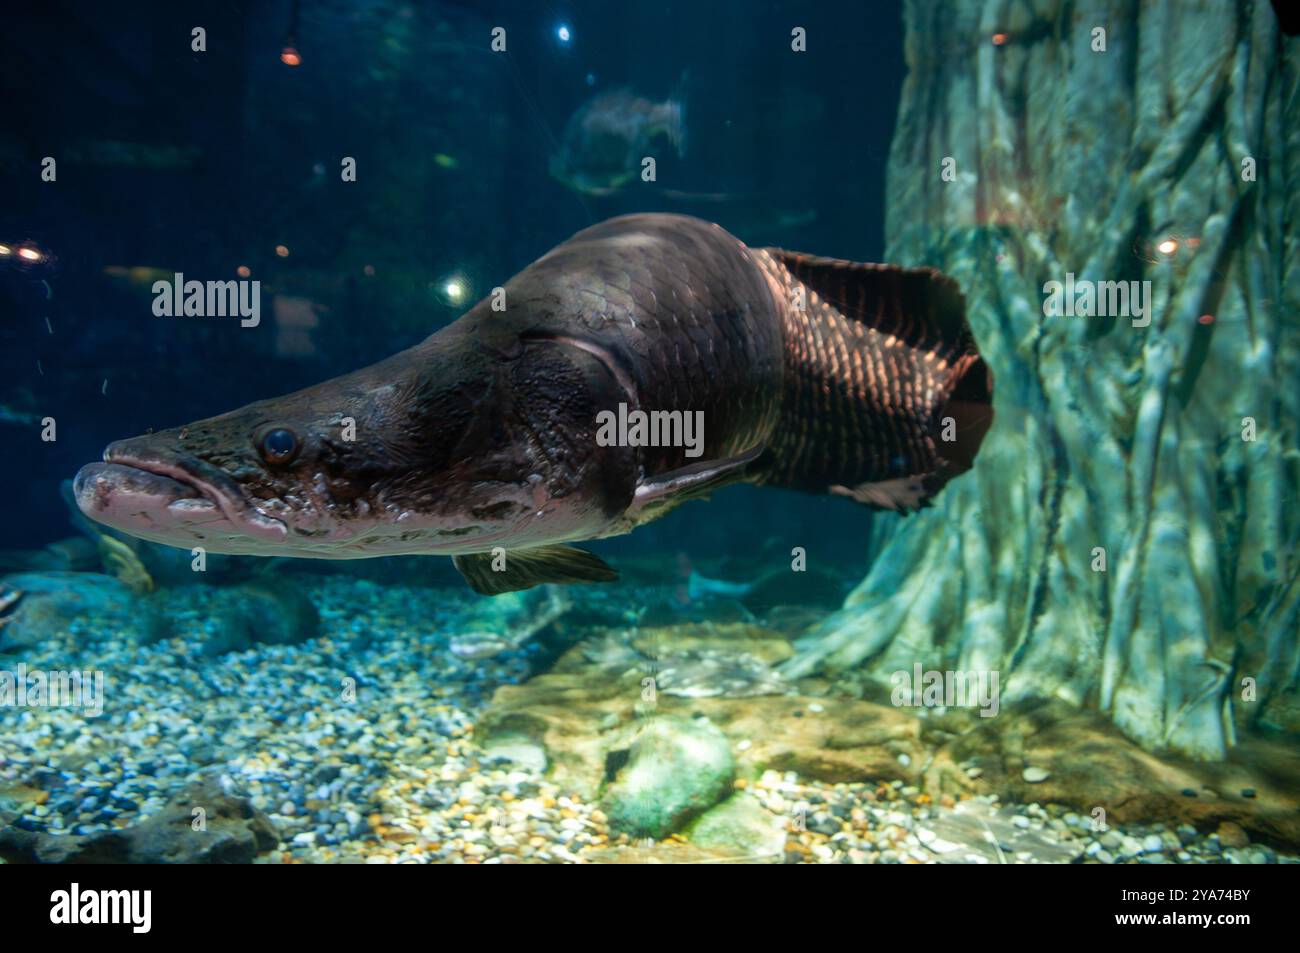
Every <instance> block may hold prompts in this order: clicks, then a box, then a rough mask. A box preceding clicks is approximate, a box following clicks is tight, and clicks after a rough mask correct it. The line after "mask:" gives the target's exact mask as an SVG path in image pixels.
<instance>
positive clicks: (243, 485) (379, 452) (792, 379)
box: [75, 214, 992, 593]
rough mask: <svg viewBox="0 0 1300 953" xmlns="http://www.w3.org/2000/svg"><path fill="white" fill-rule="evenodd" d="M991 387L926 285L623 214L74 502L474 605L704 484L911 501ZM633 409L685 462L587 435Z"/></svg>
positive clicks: (117, 467)
mask: <svg viewBox="0 0 1300 953" xmlns="http://www.w3.org/2000/svg"><path fill="white" fill-rule="evenodd" d="M991 390H992V378H991V375H990V373H989V372H988V370H987V368H986V367H985V365H984V362H983V360H982V359H981V358H980V356H979V354H978V352H977V351H976V348H975V343H974V341H973V340H972V338H971V334H970V330H969V328H968V327H967V324H966V320H965V317H964V314H963V300H962V296H961V294H960V292H959V291H958V289H957V286H956V284H955V282H953V281H952V280H951V279H949V278H947V277H945V276H944V275H942V274H940V273H938V272H936V271H933V270H931V269H925V268H921V269H903V268H897V267H894V266H892V265H868V264H855V263H852V262H846V261H837V260H834V259H828V258H815V257H810V256H806V255H799V254H795V253H792V252H787V251H781V250H779V249H773V248H749V247H747V246H745V245H744V244H743V243H742V242H740V241H739V240H737V239H736V238H734V237H733V236H731V235H730V234H728V233H727V232H725V231H724V230H723V229H721V228H720V227H718V226H717V225H712V224H709V223H707V222H704V221H701V220H699V219H694V218H688V217H685V216H679V215H657V214H656V215H631V216H626V217H622V218H615V219H611V220H609V221H606V222H603V223H601V224H598V225H595V226H592V227H591V228H588V229H586V230H584V231H582V232H579V233H578V234H577V235H575V236H574V237H573V238H571V239H569V240H568V241H567V242H564V243H563V244H562V245H559V246H558V247H556V248H555V249H553V250H552V251H550V252H549V253H547V254H546V255H544V256H542V257H541V258H539V259H538V260H537V261H535V262H534V263H533V264H531V265H529V266H528V267H527V268H525V269H524V270H523V271H522V272H520V273H519V274H518V275H516V276H515V277H514V278H513V279H511V280H510V282H509V283H508V284H507V285H505V309H504V310H502V311H494V310H493V309H492V301H491V299H484V300H483V301H480V302H479V303H478V304H477V305H475V306H474V307H473V308H471V309H470V310H469V311H468V312H467V313H466V314H465V315H463V316H462V317H461V318H460V319H459V320H457V321H456V322H455V323H453V324H452V325H450V326H449V327H446V328H444V329H442V330H441V331H438V332H437V333H436V334H434V335H433V336H431V337H430V338H428V339H427V340H425V341H424V342H422V343H420V344H417V345H416V346H415V347H412V348H410V349H408V350H405V351H402V352H400V353H399V354H396V355H394V356H392V357H390V358H388V359H387V360H384V361H381V362H380V363H378V364H375V365H373V366H371V367H368V368H364V369H363V370H359V371H356V372H354V373H351V374H347V375H345V376H343V377H338V378H335V379H333V380H330V381H326V382H325V383H323V384H318V385H316V386H315V387H310V388H308V389H306V390H302V391H298V392H297V393H293V394H289V395H287V396H284V397H279V398H276V399H273V400H264V401H259V402H257V403H254V404H250V405H248V406H247V407H243V408H241V409H239V410H235V411H232V412H230V413H227V414H223V415H221V416H219V417H213V418H210V419H207V420H201V421H198V422H196V423H192V424H189V425H188V426H185V427H180V428H176V429H172V430H164V431H160V432H158V433H152V434H148V435H146V436H142V437H135V438H133V439H130V440H121V441H118V442H116V443H113V444H110V445H109V446H108V448H107V449H106V450H105V452H104V462H103V463H93V464H90V465H88V466H86V467H83V468H82V470H81V472H80V473H78V474H77V478H76V482H75V492H76V498H77V501H78V504H79V505H80V507H81V509H82V511H83V512H85V513H86V514H87V515H88V516H90V517H92V518H94V519H96V520H99V521H100V522H102V523H106V524H107V525H109V526H113V527H116V528H118V529H121V530H125V531H126V532H129V533H132V534H134V535H137V536H140V537H143V538H145V539H151V540H155V541H157V542H162V543H167V544H170V545H173V546H182V547H187V548H189V547H194V546H202V547H205V548H206V549H207V550H209V551H211V552H222V553H245V554H259V555H275V556H312V557H320V558H334V559H346V558H356V557H362V556H386V555H393V554H412V553H433V554H444V555H450V556H454V557H455V562H456V565H457V568H459V569H460V571H461V572H462V574H463V575H464V576H465V577H466V579H467V580H468V581H469V583H470V584H471V585H472V586H473V587H474V588H475V589H476V590H477V591H479V592H483V593H497V592H504V591H508V590H512V589H524V588H528V587H531V586H534V585H538V584H541V583H545V582H591V581H600V580H608V579H612V578H614V577H615V573H614V571H613V570H612V569H610V568H609V567H608V566H607V565H606V564H605V563H604V562H602V561H601V560H600V559H598V558H597V557H595V556H593V555H591V554H589V553H585V552H583V551H581V550H578V549H574V548H572V547H570V546H568V545H566V544H567V543H570V542H574V541H579V540H584V539H595V538H600V537H605V536H612V535H616V534H620V533H626V532H629V531H631V530H632V529H634V528H635V527H636V526H638V525H640V524H642V523H645V522H647V521H649V520H652V519H655V518H656V517H658V516H661V515H662V514H664V513H665V512H667V511H668V510H670V509H671V508H673V507H674V506H676V505H678V504H679V503H681V502H683V501H685V500H689V499H692V498H696V497H700V496H703V495H706V494H707V493H709V492H710V491H712V490H715V489H717V488H718V487H721V486H724V485H726V484H729V483H735V482H741V481H746V482H750V483H758V484H767V485H772V486H781V487H792V488H795V489H800V490H806V491H810V492H815V493H826V492H833V493H843V494H847V495H849V496H852V497H853V498H855V499H858V500H861V501H862V502H864V503H868V504H871V505H874V506H878V507H885V508H889V509H894V510H909V509H912V508H915V507H919V506H923V505H925V504H926V503H927V502H928V501H929V499H930V498H931V497H932V496H933V495H934V494H935V493H936V492H938V491H939V489H940V488H941V487H942V486H943V485H944V483H945V482H946V481H947V480H949V479H950V478H951V477H953V476H955V475H956V474H959V473H961V472H962V471H964V470H966V469H968V468H969V467H970V466H971V464H972V461H973V459H974V457H975V453H976V451H977V449H978V447H979V445H980V442H981V440H982V439H983V436H984V433H985V431H986V430H987V429H988V427H989V424H990V423H991V421H992V407H991ZM637 412H640V413H642V414H644V415H646V416H647V417H649V418H650V419H658V420H659V421H660V423H661V424H663V428H662V429H661V430H659V431H657V432H658V433H659V434H660V435H663V434H665V433H673V432H674V431H672V430H671V429H669V428H668V427H667V422H668V421H670V420H672V419H674V416H673V415H678V417H677V418H676V419H678V420H680V418H681V416H684V415H694V414H697V413H698V414H702V422H703V426H702V429H701V431H700V432H699V433H698V434H697V438H696V440H695V442H694V443H693V444H690V445H684V441H680V440H678V441H674V440H656V441H648V442H649V443H650V444H651V445H637V441H636V440H633V439H631V437H632V435H633V431H632V430H629V431H628V433H627V434H625V435H623V436H626V437H627V439H625V440H622V439H621V440H616V441H611V440H608V439H598V438H599V437H600V436H601V434H602V432H603V430H604V428H605V426H606V424H607V422H608V421H609V420H610V419H612V418H614V417H616V416H617V417H619V418H620V419H630V418H631V417H632V416H633V415H635V414H636V413H637ZM602 421H604V423H602ZM650 429H651V432H655V431H654V427H653V426H652V427H651V428H650ZM646 442H647V441H644V440H643V441H641V443H642V444H644V443H646ZM656 443H657V444H659V445H654V444H656Z"/></svg>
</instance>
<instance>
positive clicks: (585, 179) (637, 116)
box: [551, 89, 686, 195]
mask: <svg viewBox="0 0 1300 953" xmlns="http://www.w3.org/2000/svg"><path fill="white" fill-rule="evenodd" d="M660 139H666V140H667V142H668V144H669V145H670V146H672V147H673V148H674V149H676V151H677V155H678V156H679V157H680V156H682V155H685V152H686V113H685V108H684V106H683V105H682V100H681V98H680V97H679V96H674V97H671V98H669V99H667V100H665V101H664V102H661V103H657V102H652V101H651V100H649V99H646V98H645V97H643V96H638V95H636V94H635V93H633V92H632V91H631V90H627V89H618V90H614V91H612V92H608V93H601V94H600V95H599V96H596V97H594V98H592V99H591V100H589V101H588V102H587V103H585V104H584V105H583V106H582V107H581V108H580V109H579V110H578V111H577V112H576V113H574V114H573V115H572V116H571V117H569V121H568V122H567V123H566V124H565V126H564V134H563V138H562V140H561V142H560V148H559V150H558V151H557V152H556V153H555V154H554V155H553V156H551V175H553V176H554V177H555V178H556V179H558V180H559V181H561V182H563V183H564V184H565V185H567V186H569V188H571V189H573V190H575V191H577V192H582V193H584V194H586V195H612V194H613V193H615V192H617V191H618V190H619V189H621V188H622V187H623V186H624V185H626V184H627V183H628V182H630V181H632V180H633V179H634V178H636V177H637V176H638V175H640V174H641V160H642V159H643V158H645V157H646V156H647V155H649V154H650V151H651V148H652V145H653V143H654V142H655V141H656V140H660Z"/></svg>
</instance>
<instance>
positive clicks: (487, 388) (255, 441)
mask: <svg viewBox="0 0 1300 953" xmlns="http://www.w3.org/2000/svg"><path fill="white" fill-rule="evenodd" d="M449 330H450V329H449ZM439 337H440V336H439V335H435V336H434V338H430V339H429V341H427V342H425V343H424V344H422V345H419V346H417V347H416V348H412V349H410V350H408V351H404V352H402V353H400V354H398V355H395V356H394V357H392V358H389V359H388V360H386V361H382V362H380V363H379V364H376V365H373V366H371V367H369V368H366V369H363V370H361V371H357V372H355V373H353V374H349V375H345V376H343V377H339V378H335V379H333V380H330V381H326V382H324V383H323V384H319V385H317V386H315V387H311V388H307V389H306V390H302V391H297V392H295V393H292V394H288V395H285V396H283V397H279V398H274V399H271V400H263V401H258V402H256V403H252V404H249V405H247V406H245V407H241V408H239V409H238V410H234V411H231V412H229V413H225V414H221V415H219V416H216V417H210V418H207V419H204V420H199V421H196V422H194V423H191V424H187V425H186V426H183V427H175V428H171V429H168V430H160V431H157V432H154V433H149V434H145V435H143V436H139V437H133V438H130V439H126V440H118V441H116V442H114V443H111V444H109V445H108V447H107V448H106V449H105V451H104V454H103V462H101V463H92V464H89V465H87V466H85V467H83V468H82V469H81V471H80V472H79V473H78V474H77V477H76V479H75V480H74V483H73V492H74V496H75V499H76V501H77V505H78V506H79V508H80V509H81V511H82V512H83V513H85V514H86V515H87V516H88V517H90V518H91V519H93V520H96V521H98V522H100V523H103V524H105V525H108V526H111V527H113V528H115V529H119V530H122V531H124V532H126V533H130V534H131V535H134V536H138V537H140V538H143V539H146V540H150V541H153V542H159V543H164V544H167V545H171V546H178V547H181V548H186V549H193V548H195V547H202V548H203V549H204V550H205V551H208V552H214V553H231V554H241V555H265V556H305V557H317V558H335V559H351V558H359V557H366V556H383V555H397V554H409V553H437V554H447V555H452V554H458V553H469V552H484V551H488V550H491V549H492V548H493V547H495V546H497V545H501V546H503V547H504V546H521V545H540V544H545V543H548V542H552V541H556V540H558V539H562V538H567V539H572V538H580V537H581V536H582V535H583V534H585V533H588V532H592V531H594V530H596V529H598V528H599V527H600V526H603V525H605V524H607V523H608V522H610V520H611V519H612V514H613V513H614V512H615V511H616V510H617V509H618V507H619V506H625V505H626V502H618V501H614V500H613V496H615V495H617V496H619V498H620V500H622V497H624V496H627V497H629V498H630V492H631V490H630V487H631V480H632V478H631V477H630V476H628V478H627V480H626V481H624V482H625V483H626V484H627V489H626V491H625V492H624V491H622V490H620V493H618V494H611V493H610V492H609V491H608V488H607V487H606V483H607V482H608V481H607V480H606V478H605V476H604V474H603V471H601V470H600V466H601V465H602V461H601V460H589V459H585V458H583V457H582V455H581V454H576V453H571V452H569V453H568V455H567V456H566V452H567V451H566V448H568V447H570V446H571V444H570V443H569V441H573V440H575V439H581V438H580V436H578V437H575V436H574V432H575V426H576V427H577V428H578V429H581V426H582V420H581V419H578V420H575V419H573V415H575V414H583V413H585V412H586V411H585V408H586V407H587V402H586V401H587V398H585V397H583V396H582V395H581V393H580V391H581V388H582V385H583V381H582V379H581V373H580V370H579V369H575V368H573V367H571V366H568V365H567V364H566V362H565V361H564V360H563V359H561V358H559V357H558V356H557V355H556V354H555V353H554V351H555V349H554V348H549V349H548V348H541V349H540V351H541V353H538V351H539V349H538V348H536V347H533V348H529V347H525V346H524V345H523V344H522V343H516V345H515V346H514V347H513V348H510V349H507V351H506V352H503V351H502V350H500V349H499V348H492V347H484V346H481V344H480V343H479V342H477V341H474V340H467V339H465V338H466V336H465V335H464V334H457V335H452V336H451V337H452V338H454V340H449V339H447V338H443V339H442V340H439ZM571 389H575V390H572V391H571ZM548 400H550V401H555V402H557V403H555V404H548V403H547V401H548ZM592 416H594V412H593V413H592ZM620 487H622V484H620Z"/></svg>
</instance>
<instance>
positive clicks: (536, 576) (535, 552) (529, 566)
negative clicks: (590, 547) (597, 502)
mask: <svg viewBox="0 0 1300 953" xmlns="http://www.w3.org/2000/svg"><path fill="white" fill-rule="evenodd" d="M451 561H452V564H453V565H454V566H455V567H456V569H457V570H459V572H460V574H461V575H462V576H464V577H465V581H466V582H467V583H469V585H470V588H471V589H473V590H474V591H475V592H477V593H478V594H479V595H483V596H497V595H500V594H501V593H503V592H516V591H518V590H520V589H531V588H533V586H540V585H543V584H544V583H548V582H554V583H576V582H613V581H614V580H616V579H618V573H617V572H615V571H614V569H612V568H611V567H610V566H609V564H608V563H606V562H605V561H604V560H603V559H601V558H600V557H599V556H593V555H592V554H591V553H588V552H585V551H583V550H581V549H575V548H574V547H572V546H542V547H539V548H537V549H518V550H512V551H510V552H507V553H505V554H504V555H503V556H494V555H493V554H492V553H469V554H468V555H465V556H453V557H451ZM494 562H495V563H496V565H497V567H499V568H494V567H493V563H494Z"/></svg>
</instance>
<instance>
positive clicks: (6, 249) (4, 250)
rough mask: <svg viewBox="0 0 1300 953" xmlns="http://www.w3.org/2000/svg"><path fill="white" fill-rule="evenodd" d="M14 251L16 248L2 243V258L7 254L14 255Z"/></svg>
mask: <svg viewBox="0 0 1300 953" xmlns="http://www.w3.org/2000/svg"><path fill="white" fill-rule="evenodd" d="M13 251H14V250H13V249H12V248H10V247H9V246H8V245H0V258H3V257H5V256H6V255H12V254H13Z"/></svg>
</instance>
